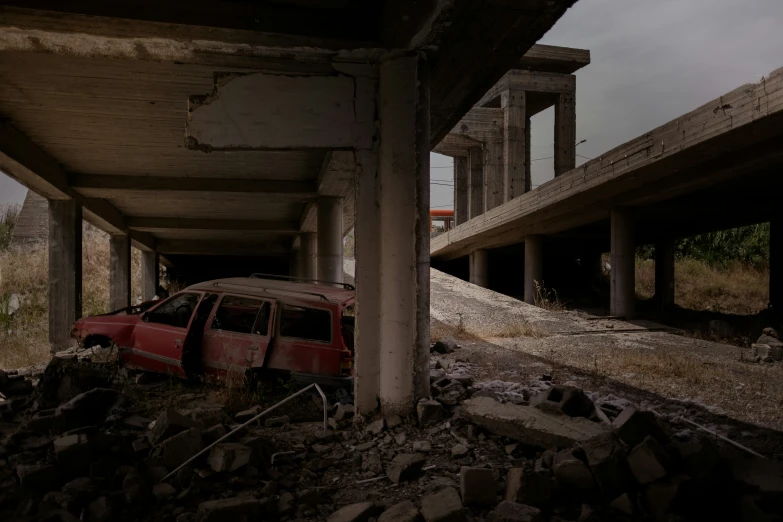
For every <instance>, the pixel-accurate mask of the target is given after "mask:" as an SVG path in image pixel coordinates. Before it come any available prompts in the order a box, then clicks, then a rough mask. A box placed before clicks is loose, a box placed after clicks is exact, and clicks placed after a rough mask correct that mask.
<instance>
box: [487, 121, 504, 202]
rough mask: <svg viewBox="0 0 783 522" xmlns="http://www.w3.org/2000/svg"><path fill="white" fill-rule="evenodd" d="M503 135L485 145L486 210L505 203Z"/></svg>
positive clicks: (499, 134)
mask: <svg viewBox="0 0 783 522" xmlns="http://www.w3.org/2000/svg"><path fill="white" fill-rule="evenodd" d="M503 149H504V145H503V136H502V135H501V133H498V135H497V137H496V139H493V140H491V141H489V142H487V144H486V146H485V147H484V211H485V212H486V211H487V210H492V209H493V208H495V207H497V206H500V205H502V204H503V193H504V191H505V189H504V185H505V184H504V181H503V176H504V172H503Z"/></svg>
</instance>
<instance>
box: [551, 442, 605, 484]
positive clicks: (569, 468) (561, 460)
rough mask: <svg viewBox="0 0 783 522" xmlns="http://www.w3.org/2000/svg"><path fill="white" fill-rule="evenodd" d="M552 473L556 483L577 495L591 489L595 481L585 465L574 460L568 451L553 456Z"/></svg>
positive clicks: (576, 459)
mask: <svg viewBox="0 0 783 522" xmlns="http://www.w3.org/2000/svg"><path fill="white" fill-rule="evenodd" d="M552 471H553V472H554V474H555V478H556V479H557V483H558V484H560V486H561V487H562V488H563V489H565V490H571V491H573V492H574V493H576V494H577V496H578V494H579V493H580V492H585V491H589V490H591V489H593V488H594V487H595V481H594V480H593V475H592V474H591V473H590V469H589V468H588V467H587V465H586V464H585V463H584V462H582V461H581V460H579V459H578V458H576V457H575V456H574V454H573V453H572V451H571V450H570V449H567V450H563V451H561V452H559V453H557V454H556V455H555V458H554V461H553V463H552Z"/></svg>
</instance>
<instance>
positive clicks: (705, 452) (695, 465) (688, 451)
mask: <svg viewBox="0 0 783 522" xmlns="http://www.w3.org/2000/svg"><path fill="white" fill-rule="evenodd" d="M674 448H675V449H676V450H677V452H678V453H679V454H680V458H681V459H682V461H683V462H684V463H685V469H686V470H687V472H688V475H690V476H692V477H695V478H706V477H709V476H712V475H713V474H714V473H715V472H716V471H717V468H718V465H719V464H720V455H719V454H718V450H717V449H716V448H715V446H713V445H712V444H711V443H710V442H709V441H707V440H705V441H703V442H696V441H690V442H677V443H674Z"/></svg>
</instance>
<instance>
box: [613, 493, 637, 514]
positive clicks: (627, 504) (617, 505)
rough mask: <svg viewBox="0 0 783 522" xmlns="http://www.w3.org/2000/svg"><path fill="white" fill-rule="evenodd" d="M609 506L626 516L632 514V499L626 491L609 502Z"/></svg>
mask: <svg viewBox="0 0 783 522" xmlns="http://www.w3.org/2000/svg"><path fill="white" fill-rule="evenodd" d="M609 506H610V507H612V508H614V509H616V510H617V511H619V512H621V513H625V514H626V515H628V516H631V515H633V501H631V497H629V496H628V493H623V494H622V495H620V496H619V497H617V498H616V499H614V500H612V501H611V502H610V503H609Z"/></svg>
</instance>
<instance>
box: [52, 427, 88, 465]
mask: <svg viewBox="0 0 783 522" xmlns="http://www.w3.org/2000/svg"><path fill="white" fill-rule="evenodd" d="M53 445H54V454H55V456H56V457H57V462H58V463H60V465H62V466H64V467H66V468H68V469H70V470H76V469H79V468H83V467H85V466H89V465H90V463H91V462H92V459H93V457H94V455H93V450H92V447H91V445H90V441H88V440H87V435H85V434H83V433H80V434H74V435H67V436H65V437H60V438H59V439H55V440H54V441H53Z"/></svg>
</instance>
